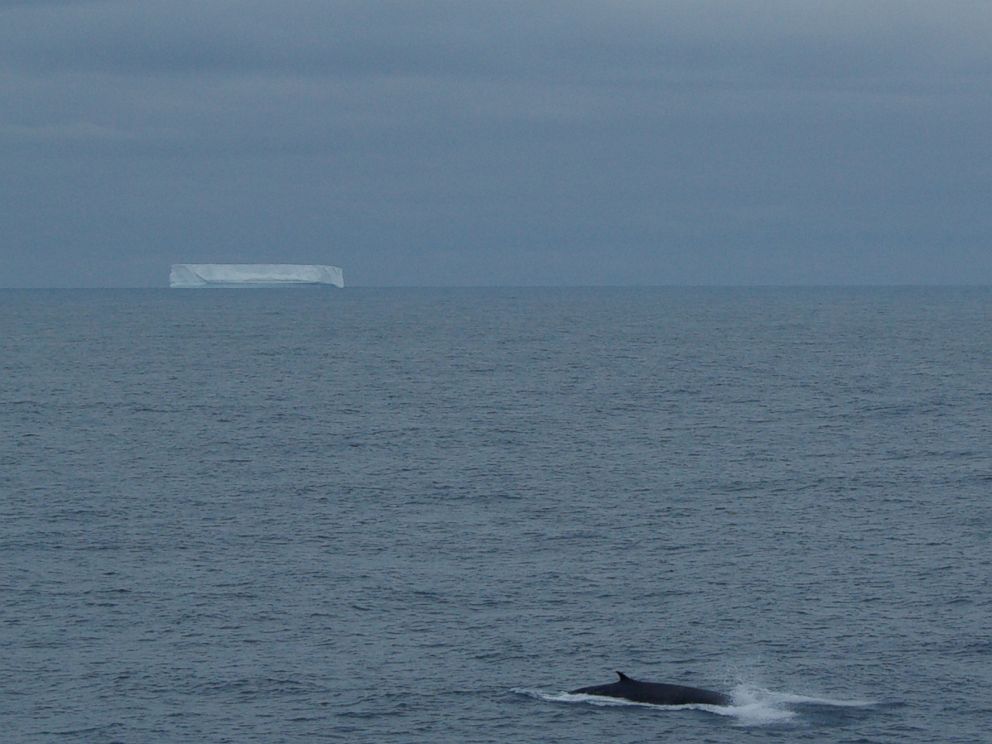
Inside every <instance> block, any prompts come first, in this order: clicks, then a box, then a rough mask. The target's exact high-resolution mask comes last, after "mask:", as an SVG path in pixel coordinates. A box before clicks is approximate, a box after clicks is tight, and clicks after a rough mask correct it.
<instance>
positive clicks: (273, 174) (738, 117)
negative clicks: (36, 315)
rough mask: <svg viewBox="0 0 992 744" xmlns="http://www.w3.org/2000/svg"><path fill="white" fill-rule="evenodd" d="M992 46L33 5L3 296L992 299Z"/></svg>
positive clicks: (235, 5)
mask: <svg viewBox="0 0 992 744" xmlns="http://www.w3.org/2000/svg"><path fill="white" fill-rule="evenodd" d="M990 30H992V6H990V5H989V4H987V3H955V4H954V5H951V6H940V7H937V6H935V5H933V6H932V7H931V4H924V3H914V4H906V3H870V4H866V3H829V4H823V3H804V2H799V3H796V2H780V3H764V2H763V3H711V2H691V3H689V2H685V3H674V4H659V3H656V2H639V1H631V2H621V3H609V4H606V3H593V2H584V1H581V0H576V1H573V2H519V1H518V0H506V1H505V2H500V3H483V2H419V3H418V2H367V1H363V2H294V3H288V4H283V3H275V2H262V1H261V0H246V1H243V2H234V1H231V2H210V1H208V2H186V1H185V0H171V1H170V2H142V3H132V2H114V1H111V0H106V1H104V2H97V1H94V2H76V3H71V2H64V3H57V2H49V3H41V4H38V3H30V4H28V3H9V2H8V3H3V4H0V69H2V70H3V72H2V74H0V97H2V100H4V101H5V102H6V105H5V106H3V108H2V109H0V148H2V150H3V152H4V153H5V158H4V160H5V164H6V167H5V169H4V172H3V173H2V174H0V196H3V197H4V203H5V204H6V206H0V217H2V219H3V222H4V225H5V228H6V229H5V230H4V233H5V235H6V237H5V238H4V242H3V243H0V251H4V252H6V253H8V254H9V255H8V257H7V258H6V259H5V260H4V261H3V262H0V264H2V266H3V268H0V286H2V285H19V284H39V283H45V282H48V281H54V282H55V283H57V284H76V283H83V284H91V283H111V284H139V285H144V284H161V283H163V282H164V278H165V273H166V271H165V269H164V268H163V267H167V264H168V263H170V262H172V261H181V260H186V261H194V260H203V261H215V260H216V261H221V260H276V259H278V260H287V261H328V262H333V263H338V264H340V265H343V266H344V267H345V268H346V270H347V271H348V274H349V279H351V280H354V281H356V282H359V283H372V284H379V283H385V284H390V283H428V284H438V283H469V284H471V283H552V284H554V283H602V282H606V283H737V282H743V283H781V282H785V283H792V282H814V283H815V282H927V281H943V282H958V281H961V282H967V281H983V282H988V281H990V280H992V257H990V254H992V251H988V243H989V235H990V233H992V230H990V228H992V221H990V218H989V217H988V216H987V215H986V212H987V211H988V210H987V202H988V195H989V191H990V189H989V186H990V183H992V174H990V173H989V166H988V163H989V162H990V159H989V155H990V154H992V153H990V145H989V141H988V137H987V134H986V129H987V126H988V121H989V119H990V114H992V100H990V93H989V91H990V90H992V88H990V85H989V83H990V82H992V69H990V61H992V55H990V53H989V51H988V44H987V40H988V38H989V31H990ZM51 277H55V279H51Z"/></svg>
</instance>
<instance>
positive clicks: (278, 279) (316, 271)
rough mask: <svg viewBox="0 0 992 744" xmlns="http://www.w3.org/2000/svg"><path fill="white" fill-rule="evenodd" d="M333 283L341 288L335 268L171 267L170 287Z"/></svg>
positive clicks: (261, 265) (270, 266) (302, 265)
mask: <svg viewBox="0 0 992 744" xmlns="http://www.w3.org/2000/svg"><path fill="white" fill-rule="evenodd" d="M298 284H333V285H334V286H335V287H344V274H342V272H341V269H339V268H338V267H337V266H319V265H312V264H173V265H172V271H171V272H169V286H170V287H181V288H190V287H285V286H291V285H298Z"/></svg>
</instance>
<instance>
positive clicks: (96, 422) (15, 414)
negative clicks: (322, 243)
mask: <svg viewBox="0 0 992 744" xmlns="http://www.w3.org/2000/svg"><path fill="white" fill-rule="evenodd" d="M990 321H992V289H989V288H846V289H845V288H794V289H786V288H782V289H777V288H755V289H743V288H739V289H732V288H712V289H708V288H686V289H679V288H636V289H625V288H588V289H542V288H526V289H366V288H348V289H345V290H341V291H335V290H326V289H312V290H311V289H299V290H268V289H259V290H186V291H184V290H53V291H41V290H38V291H34V290H31V291H27V290H26V291H14V290H5V291H0V567H2V569H0V659H2V662H0V728H2V732H0V738H2V739H3V740H4V741H5V742H25V743H32V744H33V743H36V742H37V743H40V742H100V743H105V742H128V743H131V742H135V743H139V742H140V743H146V742H239V744H244V743H246V742H310V741H326V740H330V741H354V742H365V741H368V742H377V743H379V744H392V743H397V744H398V743H400V742H404V743H405V742H419V741H429V742H434V743H438V742H440V743H442V744H445V743H452V744H454V743H456V742H457V743H459V744H461V743H464V742H522V741H541V742H577V741H589V742H601V741H609V742H612V743H613V744H622V743H625V742H643V741H679V742H709V743H714V744H722V743H724V742H728V743H729V742H751V741H753V742H758V741H772V740H774V741H788V742H803V741H810V742H818V743H837V744H840V743H842V742H843V743H853V742H872V743H873V744H874V743H881V742H898V743H899V744H912V743H915V742H921V743H926V744H932V742H938V741H939V742H946V743H950V742H962V743H967V744H973V743H974V742H988V741H992V734H990V733H989V732H990V731H992V707H990V706H992V702H990V701H992V695H990V691H992V590H990V587H989V584H990V580H992V506H990V503H992V458H990V444H992V322H990ZM614 670H620V671H623V672H625V673H627V674H629V675H631V676H634V677H637V678H640V679H647V680H653V681H664V682H673V683H678V684H688V685H693V686H698V687H706V688H710V689H715V690H721V691H725V692H728V693H730V694H731V695H732V697H733V700H734V703H733V705H731V706H729V707H708V706H685V707H674V708H663V707H657V706H644V705H638V704H630V703H623V702H618V701H609V700H604V699H596V698H589V697H587V696H581V695H570V694H568V692H567V691H568V690H572V689H575V688H577V687H582V686H587V685H594V684H604V683H608V682H611V681H613V680H614V679H615V675H614Z"/></svg>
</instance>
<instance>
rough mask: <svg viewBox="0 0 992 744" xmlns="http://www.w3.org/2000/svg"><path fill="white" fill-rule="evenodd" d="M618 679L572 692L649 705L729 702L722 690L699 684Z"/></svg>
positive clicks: (625, 677)
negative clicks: (709, 688)
mask: <svg viewBox="0 0 992 744" xmlns="http://www.w3.org/2000/svg"><path fill="white" fill-rule="evenodd" d="M617 677H619V679H618V680H617V681H616V682H613V683H612V684H608V685H595V686H593V687H582V688H579V689H578V690H573V691H572V692H573V694H582V695H601V696H604V697H612V698H621V699H623V700H630V701H632V702H636V703H651V704H652V705H729V704H730V698H729V697H728V696H727V695H724V694H723V693H722V692H715V691H713V690H704V689H702V688H701V687H687V686H686V685H671V684H666V683H664V682H641V681H640V680H636V679H633V678H632V677H628V676H627V675H626V674H624V673H623V672H619V671H618V672H617Z"/></svg>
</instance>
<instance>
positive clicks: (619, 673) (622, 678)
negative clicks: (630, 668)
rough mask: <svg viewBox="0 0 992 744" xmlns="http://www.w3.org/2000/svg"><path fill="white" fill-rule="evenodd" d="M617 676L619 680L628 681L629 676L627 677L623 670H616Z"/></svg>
mask: <svg viewBox="0 0 992 744" xmlns="http://www.w3.org/2000/svg"><path fill="white" fill-rule="evenodd" d="M617 676H618V677H619V678H620V681H621V682H630V677H628V676H627V675H626V674H624V673H623V672H617Z"/></svg>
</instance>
